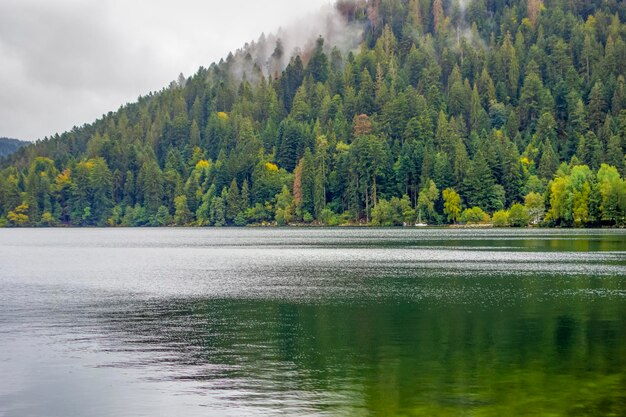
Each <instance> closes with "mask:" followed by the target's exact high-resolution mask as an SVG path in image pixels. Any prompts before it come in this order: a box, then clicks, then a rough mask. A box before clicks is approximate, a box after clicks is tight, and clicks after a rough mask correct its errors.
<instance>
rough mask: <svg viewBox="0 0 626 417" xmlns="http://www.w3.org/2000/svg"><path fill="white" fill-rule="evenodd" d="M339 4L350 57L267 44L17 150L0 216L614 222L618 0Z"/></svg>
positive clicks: (87, 221)
mask: <svg viewBox="0 0 626 417" xmlns="http://www.w3.org/2000/svg"><path fill="white" fill-rule="evenodd" d="M337 9H338V10H339V11H340V12H341V13H342V14H343V16H344V18H345V19H346V20H347V21H350V22H351V23H352V24H359V25H361V27H362V28H363V34H362V42H361V46H360V47H359V49H358V50H355V51H348V52H345V51H342V50H341V49H340V48H339V47H337V46H334V45H332V44H330V43H329V42H326V41H325V40H324V39H322V38H321V37H320V38H319V39H317V41H316V42H314V43H313V44H312V45H311V47H310V48H306V49H305V50H304V51H297V53H295V54H294V56H293V57H291V59H290V61H289V64H288V65H287V66H286V68H285V69H284V70H282V71H281V70H280V69H276V68H275V65H270V60H272V59H277V57H280V56H282V55H283V54H285V51H284V48H283V46H282V43H281V41H280V39H278V40H276V41H275V44H274V45H273V46H271V47H270V46H269V45H267V43H268V42H269V41H268V40H267V39H266V38H265V37H262V38H261V39H259V41H258V42H255V43H252V44H250V45H247V46H246V48H243V49H241V50H239V51H237V52H236V53H234V54H230V55H229V56H228V57H227V58H226V59H225V60H222V61H220V62H219V63H215V64H212V65H211V66H210V67H209V68H200V69H199V71H198V72H197V73H196V74H195V75H194V76H192V77H189V78H184V77H180V78H179V80H178V81H176V82H173V83H172V84H171V85H170V86H169V87H168V88H165V89H163V90H162V91H160V92H157V93H151V94H149V95H148V96H144V97H140V98H139V99H138V101H137V102H136V103H132V104H128V105H125V106H123V107H121V108H120V109H119V110H118V111H116V112H111V113H109V114H107V115H104V116H103V117H102V118H101V119H99V120H97V121H96V122H94V123H92V124H88V125H85V126H82V127H77V128H74V129H73V130H71V131H69V132H66V133H63V134H61V135H55V136H53V137H50V138H45V139H44V140H41V141H38V142H37V143H36V144H34V145H32V146H28V147H26V148H22V149H20V150H19V151H17V152H16V153H15V154H13V155H12V156H11V157H9V159H8V160H7V161H4V162H3V163H2V170H1V171H0V224H1V225H5V226H56V225H71V226H169V225H179V226H183V225H190V226H191V225H193V226H225V225H237V226H242V225H246V224H279V225H284V224H305V223H306V224H324V225H338V224H372V225H385V226H387V225H403V224H407V225H411V224H414V223H417V222H423V223H428V224H456V223H466V224H479V223H492V224H494V225H496V226H506V225H510V226H525V225H529V224H532V225H546V226H576V227H581V226H599V225H606V226H614V225H617V226H621V225H624V223H625V222H626V182H625V181H624V175H625V173H626V161H625V159H624V151H625V150H626V91H625V87H624V84H625V73H626V42H625V39H626V25H625V24H623V23H622V22H623V21H624V19H626V6H625V5H624V3H623V2H617V1H584V2H583V1H576V0H568V1H564V0H554V1H546V2H545V3H544V2H541V1H539V0H524V1H521V0H512V1H504V0H475V1H473V2H472V3H470V4H469V6H468V7H467V8H466V9H465V8H461V7H460V4H459V3H458V2H456V1H443V0H410V1H404V0H375V1H369V2H346V1H342V2H339V3H338V4H337ZM272 48H273V53H272V55H271V56H270V57H269V58H268V57H267V56H264V55H263V54H262V53H260V52H259V51H263V50H267V49H270V50H271V49H272ZM269 68H271V70H269Z"/></svg>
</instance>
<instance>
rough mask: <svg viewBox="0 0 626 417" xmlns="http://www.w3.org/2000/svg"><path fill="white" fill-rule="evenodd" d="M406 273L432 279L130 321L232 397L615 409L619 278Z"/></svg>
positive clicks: (625, 362)
mask: <svg viewBox="0 0 626 417" xmlns="http://www.w3.org/2000/svg"><path fill="white" fill-rule="evenodd" d="M406 282H407V280H406V278H404V279H402V280H399V279H386V281H385V285H387V286H389V287H393V288H398V287H401V286H402V285H407V284H406ZM403 283H404V284H403ZM410 285H412V286H422V287H424V288H426V289H429V288H435V287H436V288H438V289H439V291H438V292H433V291H430V290H425V291H424V296H423V297H421V298H420V299H419V300H401V299H399V298H398V297H396V296H394V297H392V298H390V299H387V300H386V299H384V298H383V299H381V298H380V297H376V298H374V297H372V298H368V296H367V293H366V291H367V289H368V287H367V284H364V287H363V290H364V291H365V293H364V294H365V295H364V296H363V297H362V298H361V299H356V300H355V299H350V300H341V299H334V300H325V301H312V302H293V301H289V300H286V301H280V300H244V299H237V300H233V299H231V300H195V301H191V300H181V301H177V302H171V301H155V302H154V304H150V305H147V306H146V307H145V310H144V311H140V312H137V313H136V316H135V318H136V319H135V320H134V321H133V322H134V323H135V324H134V327H133V328H132V333H133V334H137V333H141V332H142V331H143V332H146V334H151V335H153V336H154V334H155V332H156V333H157V336H156V339H155V340H154V342H155V343H158V344H159V345H166V346H172V349H176V351H177V355H178V359H179V360H180V361H182V362H184V363H185V364H186V365H189V364H194V366H195V368H194V369H195V371H194V373H193V375H185V376H182V377H181V378H185V379H188V378H190V379H194V380H196V381H198V382H199V383H200V384H201V383H203V382H206V383H211V382H215V381H229V382H228V383H229V384H232V385H234V386H237V387H238V389H240V390H241V391H242V392H243V393H244V394H242V396H241V398H239V399H238V400H239V401H242V402H243V403H246V402H248V403H250V404H255V405H259V404H261V405H262V404H263V402H264V401H267V398H275V399H276V400H277V401H279V402H280V401H281V399H284V398H285V396H286V395H288V394H291V397H290V398H293V397H296V398H297V397H298V396H299V395H300V396H301V397H302V398H303V400H302V404H301V405H302V407H303V409H309V410H314V411H316V412H328V413H329V414H330V415H338V414H341V415H372V416H414V415H415V416H417V415H419V416H422V415H424V416H458V415H467V416H513V415H515V416H524V415H527V416H536V415H562V416H578V415H580V416H583V415H597V416H607V415H624V413H625V412H626V303H624V301H623V297H624V296H623V293H622V292H621V291H623V285H624V278H623V277H603V278H594V277H589V276H575V277H571V276H569V277H555V276H553V275H550V276H531V277H529V276H526V277H523V276H514V277H510V276H507V277H484V276H482V277H480V276H479V277H477V276H474V277H468V276H466V277H454V278H423V277H422V278H420V279H419V281H418V282H411V284H410ZM138 317H140V318H139V319H137V318H138ZM128 330H131V329H128ZM181 346H183V347H184V348H182V349H181ZM190 352H192V353H190ZM209 365H210V366H209ZM205 366H206V368H204V367H205ZM233 381H235V382H233ZM210 386H211V387H213V388H214V385H210ZM207 389H209V388H207ZM247 392H248V393H250V395H246V394H245V393H247ZM294 393H295V395H294Z"/></svg>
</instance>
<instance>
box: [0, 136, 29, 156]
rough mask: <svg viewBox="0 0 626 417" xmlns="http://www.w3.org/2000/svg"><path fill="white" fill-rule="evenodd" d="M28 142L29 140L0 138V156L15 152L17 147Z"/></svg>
mask: <svg viewBox="0 0 626 417" xmlns="http://www.w3.org/2000/svg"><path fill="white" fill-rule="evenodd" d="M29 144H30V143H29V142H24V141H21V140H17V139H10V138H0V158H4V157H7V156H9V155H11V154H13V153H15V152H16V151H17V150H18V149H20V148H22V147H24V146H26V145H29Z"/></svg>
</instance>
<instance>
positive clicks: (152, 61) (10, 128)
mask: <svg viewBox="0 0 626 417" xmlns="http://www.w3.org/2000/svg"><path fill="white" fill-rule="evenodd" d="M329 3H330V2H329V1H328V0H268V1H265V2H261V3H259V2H250V1H249V0H248V1H245V0H230V1H220V2H217V1H213V0H210V1H198V0H178V1H177V2H171V1H165V0H102V1H97V0H55V1H53V2H51V1H49V0H2V1H1V2H0V62H1V63H2V64H1V65H0V136H10V137H16V138H19V139H25V140H35V139H38V138H42V137H44V136H48V135H52V134H54V133H57V132H59V133H60V132H63V131H66V130H69V129H71V128H72V127H73V126H75V125H82V124H83V123H89V122H92V121H93V120H95V119H96V118H97V117H100V116H101V115H102V114H104V113H106V112H108V111H111V110H116V109H117V108H119V106H120V105H122V104H124V103H127V102H129V101H133V100H135V99H136V98H137V97H138V96H139V95H142V94H147V93H148V92H150V91H156V90H159V89H161V88H162V87H165V86H167V84H168V83H169V81H171V80H173V79H175V78H176V77H177V75H178V74H179V73H180V72H183V73H184V74H185V75H191V74H193V73H194V72H195V71H196V70H197V69H198V67H200V66H205V67H207V66H209V65H210V64H211V63H212V62H213V61H218V60H219V59H220V58H222V57H225V56H226V55H227V54H228V52H229V51H233V50H235V49H237V48H239V47H241V46H243V44H244V43H245V42H248V41H251V40H255V39H258V37H259V36H260V34H261V33H262V32H265V33H269V32H275V31H276V30H277V29H278V28H279V27H280V26H288V25H289V23H290V22H292V21H294V20H295V19H298V18H301V17H302V16H305V15H306V14H308V13H311V12H314V11H316V10H319V9H320V7H321V6H323V5H328V4H329Z"/></svg>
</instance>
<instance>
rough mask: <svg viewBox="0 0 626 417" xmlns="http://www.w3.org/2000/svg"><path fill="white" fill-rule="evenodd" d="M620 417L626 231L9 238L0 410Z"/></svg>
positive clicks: (206, 232) (127, 232)
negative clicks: (589, 416) (609, 416)
mask: <svg viewBox="0 0 626 417" xmlns="http://www.w3.org/2000/svg"><path fill="white" fill-rule="evenodd" d="M625 414H626V231H593V230H592V231H576V230H510V229H507V230H453V229H424V230H423V229H419V230H417V229H410V230H409V229H39V230H30V229H29V230H14V229H2V230H0V416H7V417H9V416H10V417H14V416H15V417H20V416H59V417H61V416H63V417H71V416H115V417H117V416H200V415H202V416H207V415H208V416H230V415H232V416H239V415H252V416H254V415H268V416H274V415H303V416H304V415H332V416H335V415H340V416H343V415H346V416H367V415H371V416H393V415H398V416H414V415H415V416H421V415H424V416H459V415H460V416H513V415H528V416H535V415H555V416H556V415H563V416H578V415H580V416H583V415H585V416H586V415H597V416H605V415H625Z"/></svg>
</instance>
